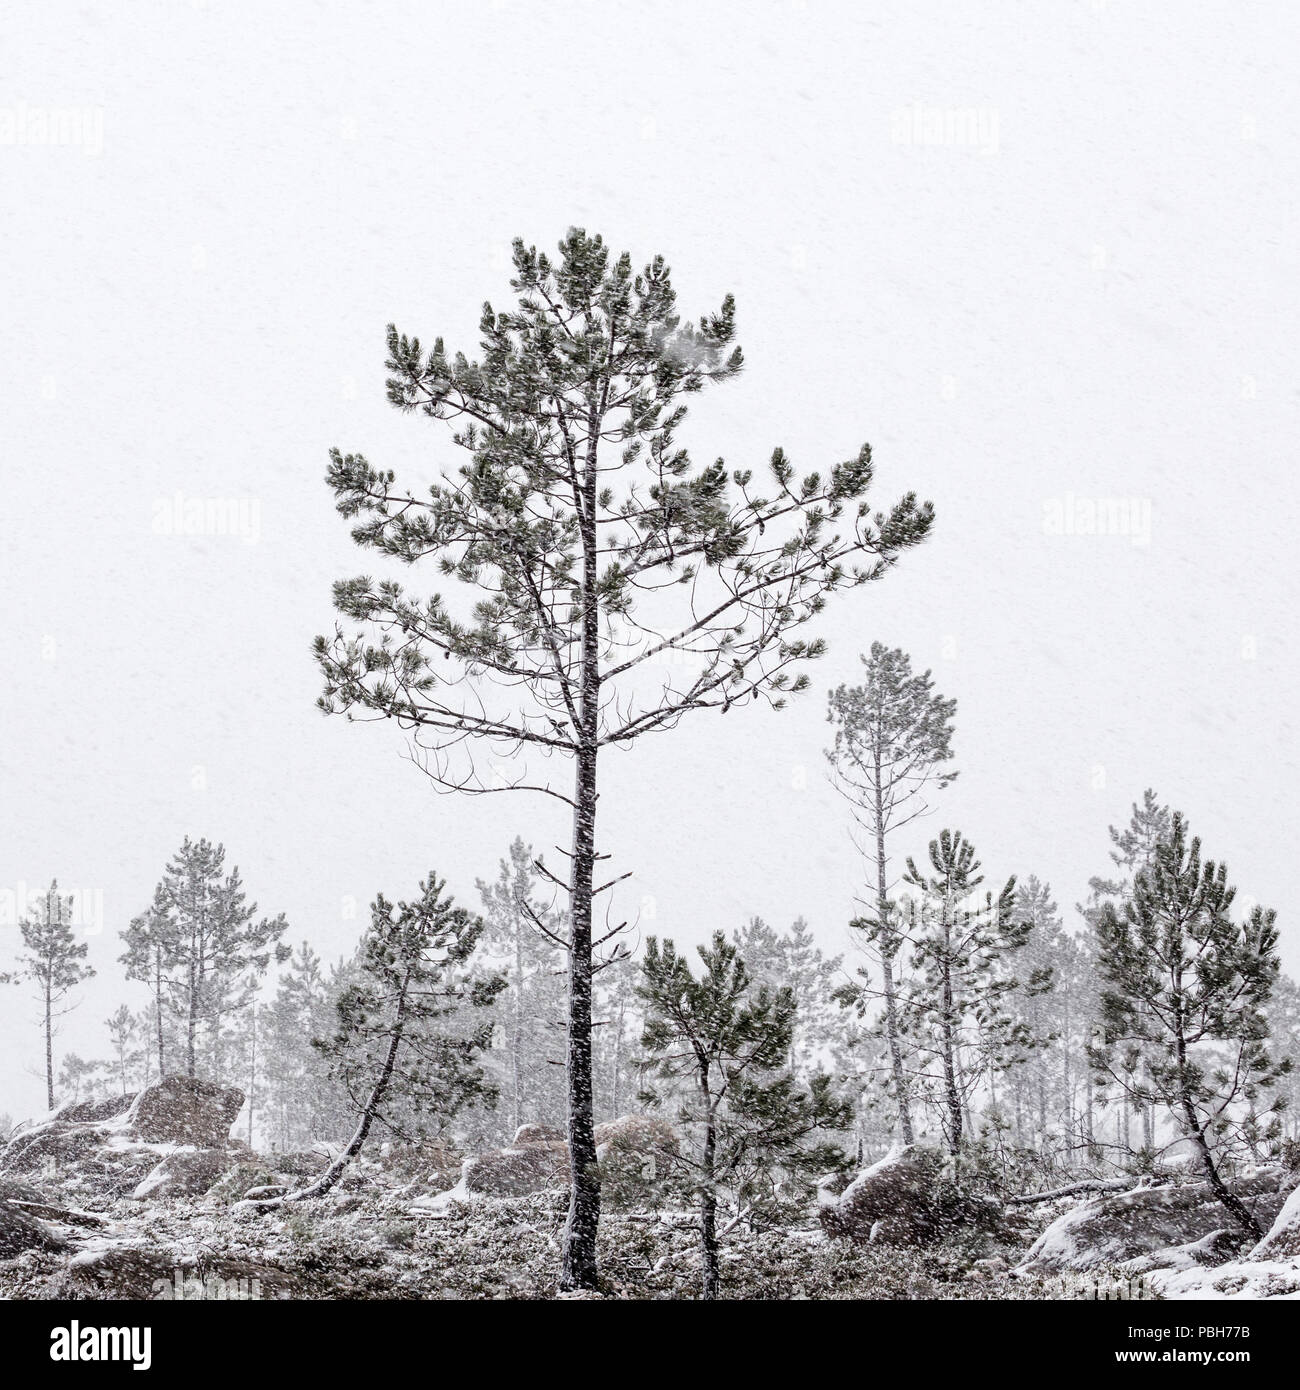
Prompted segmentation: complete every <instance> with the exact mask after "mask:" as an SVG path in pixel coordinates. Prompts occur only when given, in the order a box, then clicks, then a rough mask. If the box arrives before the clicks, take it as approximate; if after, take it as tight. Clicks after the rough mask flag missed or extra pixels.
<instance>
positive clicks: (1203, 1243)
mask: <svg viewBox="0 0 1300 1390" xmlns="http://www.w3.org/2000/svg"><path fill="white" fill-rule="evenodd" d="M1249 1240H1250V1237H1249V1236H1247V1235H1246V1234H1245V1232H1243V1231H1241V1230H1234V1229H1229V1228H1228V1227H1226V1226H1225V1227H1222V1228H1220V1229H1219V1230H1217V1231H1211V1232H1210V1233H1209V1235H1205V1236H1202V1237H1201V1238H1200V1240H1193V1241H1189V1242H1187V1243H1186V1244H1185V1245H1173V1246H1169V1247H1168V1248H1167V1249H1164V1250H1155V1251H1153V1252H1152V1253H1151V1254H1149V1255H1139V1256H1138V1257H1137V1258H1136V1259H1133V1260H1125V1261H1124V1273H1125V1274H1126V1275H1127V1276H1128V1277H1129V1278H1130V1279H1132V1278H1134V1277H1135V1276H1136V1275H1139V1274H1149V1273H1150V1272H1151V1271H1152V1270H1156V1269H1161V1270H1185V1269H1197V1268H1208V1269H1213V1268H1216V1267H1217V1266H1218V1265H1222V1264H1227V1263H1228V1261H1229V1260H1232V1259H1235V1258H1236V1257H1237V1256H1238V1255H1239V1254H1240V1253H1241V1250H1242V1247H1243V1246H1244V1245H1246V1244H1247V1243H1248V1242H1249Z"/></svg>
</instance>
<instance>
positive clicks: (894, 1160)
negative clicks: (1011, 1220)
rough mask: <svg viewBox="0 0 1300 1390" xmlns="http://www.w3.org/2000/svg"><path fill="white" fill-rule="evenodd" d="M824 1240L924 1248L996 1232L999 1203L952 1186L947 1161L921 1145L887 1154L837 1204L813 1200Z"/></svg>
mask: <svg viewBox="0 0 1300 1390" xmlns="http://www.w3.org/2000/svg"><path fill="white" fill-rule="evenodd" d="M819 1195H820V1200H821V1201H822V1203H823V1204H822V1206H821V1208H820V1211H819V1213H818V1214H819V1215H820V1217H821V1222H822V1227H823V1229H824V1230H825V1231H826V1233H827V1234H828V1235H831V1236H837V1237H841V1238H847V1239H849V1240H855V1241H868V1240H869V1241H871V1242H872V1243H873V1244H876V1245H925V1244H927V1243H929V1242H930V1241H933V1240H936V1239H938V1238H939V1237H940V1236H942V1235H946V1234H951V1233H953V1232H956V1231H959V1230H976V1231H986V1232H991V1231H997V1230H999V1229H1000V1228H1001V1226H1002V1224H1003V1207H1002V1203H1000V1202H996V1201H993V1200H992V1199H991V1198H987V1197H980V1196H977V1195H975V1194H974V1193H972V1192H967V1191H964V1190H963V1189H961V1188H960V1187H958V1186H957V1184H956V1183H955V1182H953V1181H952V1179H951V1177H950V1174H949V1164H948V1160H947V1158H946V1157H945V1156H944V1155H943V1154H942V1153H940V1152H939V1151H938V1150H937V1149H932V1148H930V1147H928V1146H927V1145H924V1144H909V1145H908V1146H907V1147H906V1148H904V1149H898V1150H895V1151H894V1152H893V1153H890V1154H887V1155H886V1156H885V1157H884V1158H882V1159H881V1160H880V1161H879V1163H873V1164H872V1165H871V1167H870V1168H866V1169H864V1170H863V1171H862V1172H861V1173H859V1174H858V1175H857V1177H855V1178H854V1179H853V1181H852V1182H851V1183H849V1185H848V1186H847V1187H846V1188H845V1189H844V1191H843V1192H842V1193H841V1194H840V1197H839V1200H838V1201H835V1200H833V1199H832V1198H831V1195H830V1193H829V1192H822V1193H820V1194H819Z"/></svg>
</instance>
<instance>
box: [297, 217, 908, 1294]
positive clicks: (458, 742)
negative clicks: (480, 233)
mask: <svg viewBox="0 0 1300 1390" xmlns="http://www.w3.org/2000/svg"><path fill="white" fill-rule="evenodd" d="M514 267H515V273H514V277H513V279H512V280H511V289H512V290H513V292H514V293H515V295H516V296H517V306H516V307H515V308H513V309H511V310H510V311H509V312H505V313H497V312H496V311H495V310H494V309H493V308H492V307H491V306H490V305H485V306H484V310H483V315H482V319H481V322H480V333H481V339H482V352H483V355H482V358H481V359H480V360H478V361H470V360H469V359H468V358H466V357H465V356H464V355H462V354H456V355H454V356H452V355H449V354H448V353H447V352H446V351H445V349H444V347H443V344H442V340H441V339H439V340H437V341H436V342H435V343H434V345H433V349H432V351H426V350H425V349H424V348H423V347H422V346H421V344H420V341H419V340H418V339H415V338H407V337H406V336H404V335H399V334H398V333H397V331H396V329H395V328H391V327H390V329H389V334H388V352H389V358H388V369H389V372H390V374H391V375H390V377H389V382H388V393H389V400H390V401H391V402H392V403H393V404H394V405H395V406H396V407H397V408H398V409H400V410H403V411H414V410H419V411H421V412H422V413H423V414H424V415H425V416H426V417H428V418H430V419H435V420H441V421H451V422H455V429H454V432H453V435H452V438H453V441H454V443H455V444H457V445H458V446H460V447H461V448H463V449H464V450H465V451H466V453H467V454H468V455H469V459H468V461H467V462H466V464H465V465H464V466H463V467H462V468H461V469H460V471H459V472H458V473H457V474H456V475H455V476H454V477H453V476H447V475H444V476H443V479H442V481H440V482H437V483H435V484H433V485H432V486H431V487H428V488H426V489H423V490H410V489H402V488H399V487H398V486H397V484H396V480H395V475H394V473H393V472H392V471H390V470H381V469H376V468H373V467H372V466H371V465H370V464H369V463H368V462H367V460H366V459H365V458H364V457H363V456H362V455H360V454H347V455H344V454H341V453H339V452H338V451H335V452H334V453H333V454H332V456H331V458H332V462H331V465H330V469H329V474H328V481H329V485H330V487H331V488H332V489H333V491H334V494H335V498H336V506H337V509H338V511H339V512H340V514H341V515H343V516H345V517H349V518H359V521H358V524H357V525H356V527H355V528H354V530H353V533H352V534H353V538H354V539H355V540H356V541H357V542H358V544H360V545H362V546H364V547H367V548H369V549H372V550H374V551H375V552H377V553H378V554H379V555H382V556H385V557H393V558H396V559H398V560H400V561H403V562H405V563H407V564H414V563H417V562H419V561H421V560H424V559H426V558H427V559H430V560H431V561H432V562H433V565H434V566H435V567H436V570H437V573H438V575H439V576H440V577H441V578H442V579H445V580H450V581H455V582H456V591H457V593H456V595H455V596H454V597H453V599H452V600H450V601H448V600H444V598H443V597H442V595H440V594H435V595H433V596H432V597H430V598H428V599H426V600H423V601H421V600H420V599H418V598H412V597H410V596H408V595H407V594H406V593H405V592H404V590H403V588H402V586H401V585H399V584H398V583H396V582H395V581H393V580H389V579H383V580H374V579H372V578H370V577H368V576H362V577H359V578H356V579H351V580H344V581H340V582H339V583H337V584H336V585H335V590H334V600H335V605H336V607H337V608H338V610H339V611H340V612H341V613H342V614H343V615H344V616H345V617H346V618H348V619H350V620H352V621H355V622H358V623H361V624H363V625H364V628H365V629H366V630H365V631H364V632H363V633H361V634H359V635H356V636H347V635H345V634H344V633H343V631H342V630H341V629H339V630H336V633H335V635H334V637H333V638H332V639H327V638H325V637H320V638H318V639H317V644H316V652H317V658H318V660H319V663H320V665H321V668H322V671H323V673H324V677H325V692H324V695H323V696H322V700H321V705H322V708H324V709H325V710H326V711H327V712H329V711H334V710H339V711H344V712H346V713H348V714H349V716H350V717H351V716H359V717H368V718H392V719H395V720H397V722H398V725H399V726H400V727H402V728H404V729H406V730H408V731H409V732H410V734H411V737H412V741H413V745H414V747H413V752H414V755H415V756H416V757H417V758H419V759H421V760H422V761H423V765H424V768H425V770H426V771H427V772H428V773H429V775H430V776H431V777H433V778H435V780H436V781H438V783H439V784H440V785H442V786H444V787H448V788H453V789H457V790H466V791H492V790H503V789H508V788H523V789H529V790H540V791H544V792H546V793H548V794H550V795H552V796H554V797H557V798H558V799H559V800H560V801H561V802H563V803H564V804H565V805H567V806H568V807H569V810H570V813H571V815H572V825H573V838H572V849H571V851H570V852H569V867H568V874H567V878H561V877H560V876H557V878H556V881H557V883H559V884H560V885H561V886H562V887H563V889H564V890H565V892H566V893H567V896H568V920H567V931H566V936H565V947H566V949H567V952H568V1036H567V1056H566V1074H567V1080H568V1086H569V1096H568V1139H569V1148H570V1154H571V1165H572V1190H571V1194H570V1208H569V1218H568V1221H567V1223H566V1227H565V1237H564V1246H563V1255H562V1266H561V1276H560V1278H561V1284H562V1286H563V1287H565V1288H594V1287H595V1283H596V1272H597V1271H596V1228H597V1223H598V1220H599V1215H600V1181H599V1174H598V1171H597V1167H596V1152H595V1140H594V1136H593V1126H594V1119H593V1093H592V1035H591V1030H592V991H593V969H594V967H595V966H596V964H597V957H596V956H595V954H594V952H595V949H596V947H597V946H598V945H599V944H600V943H599V941H598V940H597V939H596V933H595V932H594V928H593V906H592V905H593V900H594V899H595V898H596V896H597V895H598V894H599V893H600V892H602V891H604V890H605V889H606V888H609V887H612V885H613V882H615V881H617V880H610V881H609V882H607V883H605V884H601V885H599V886H597V884H596V881H595V868H596V864H597V861H598V858H599V857H600V856H598V855H597V851H596V806H597V767H598V761H599V754H600V752H601V750H602V749H604V748H608V747H610V746H615V747H626V746H628V745H630V744H631V743H632V742H634V741H635V740H636V739H638V738H640V737H642V736H643V735H645V734H648V733H652V732H655V731H658V730H664V729H670V728H672V727H674V726H675V725H676V724H677V723H678V722H679V720H680V719H681V718H682V717H683V716H684V715H685V714H686V713H687V712H688V711H692V710H698V709H716V710H719V711H721V712H723V713H725V712H726V711H728V710H730V709H731V708H732V707H733V706H734V705H737V704H744V703H752V702H754V701H756V700H759V699H765V700H767V701H768V702H769V703H771V704H772V705H774V706H778V707H779V706H780V705H781V704H783V703H784V701H785V699H786V697H787V696H789V695H790V694H792V693H796V692H798V691H800V690H803V689H804V688H806V685H807V676H806V674H803V673H798V674H796V670H797V668H798V666H799V665H800V663H802V662H804V661H805V660H808V659H810V658H814V657H817V656H820V655H821V653H822V651H823V642H822V641H821V640H820V639H809V638H805V637H801V636H800V635H799V632H800V629H802V628H803V627H804V625H805V624H807V623H808V622H809V621H811V620H812V619H814V618H815V617H816V616H817V615H818V614H819V613H820V612H821V610H822V609H823V607H824V606H825V603H826V601H827V597H828V596H829V594H830V593H832V592H833V591H835V590H837V589H840V588H843V587H848V586H853V585H857V584H862V583H866V582H868V581H871V580H875V579H878V578H880V577H882V576H883V575H884V574H885V573H886V572H887V571H888V570H889V569H890V568H891V567H892V566H893V564H894V563H895V562H896V560H897V559H898V557H899V555H900V554H901V553H902V552H903V551H904V550H906V549H908V548H909V547H911V546H913V545H916V544H918V543H919V542H920V541H922V540H923V539H924V538H925V536H926V535H927V533H928V532H929V529H930V526H931V522H932V519H933V513H932V509H931V507H930V506H929V504H928V503H927V504H920V503H918V502H917V500H916V498H915V496H914V495H913V494H908V495H907V496H905V497H904V498H903V499H902V500H901V501H900V502H899V503H897V504H896V505H895V506H894V507H893V508H892V509H891V510H890V511H889V512H888V513H879V512H878V513H875V514H874V515H873V514H872V513H871V510H870V507H869V505H868V503H867V501H866V497H867V492H868V489H869V487H870V485H871V481H872V474H873V465H872V460H871V451H870V449H869V448H868V447H867V446H866V445H864V446H863V447H862V448H861V449H860V450H859V452H858V453H857V455H856V456H855V457H854V458H852V459H849V460H848V461H846V462H842V463H836V464H834V465H832V466H831V467H830V468H828V469H827V470H826V471H825V472H812V473H809V474H807V475H806V476H805V477H803V478H802V479H800V478H798V477H797V476H796V474H795V470H794V467H793V466H792V464H791V463H790V462H789V460H788V459H787V458H786V456H785V454H784V453H783V452H782V451H781V450H780V449H777V450H776V451H775V452H774V453H773V454H772V457H771V462H770V478H769V479H768V480H767V481H766V482H763V483H760V482H757V481H756V479H755V476H754V473H753V472H752V470H750V469H748V468H742V469H735V470H729V469H728V468H727V466H726V464H725V463H724V462H723V461H722V460H721V459H719V460H717V461H716V462H714V463H712V464H710V465H708V466H706V467H704V468H701V469H698V470H695V469H693V466H692V462H691V459H690V456H689V454H688V452H687V451H686V450H685V449H684V448H682V447H680V446H679V445H678V443H677V440H676V433H677V430H678V428H679V427H680V426H681V424H682V422H683V420H684V419H685V415H686V406H685V400H686V398H687V397H689V396H690V395H692V394H694V393H695V392H698V391H700V390H701V389H702V388H703V387H704V386H706V385H708V384H710V383H714V382H722V381H725V380H727V379H729V378H731V377H733V376H735V375H736V374H737V373H738V372H739V371H740V369H741V364H742V357H741V353H740V350H739V348H738V347H734V346H733V343H732V340H733V337H734V334H735V306H734V303H733V301H732V299H731V298H730V296H728V297H727V298H726V299H725V300H724V301H723V303H722V306H721V309H720V311H719V312H718V313H716V314H712V315H708V316H706V317H704V318H702V319H700V320H699V322H698V324H692V323H690V322H688V321H685V320H683V319H682V318H681V316H680V315H679V314H678V312H677V309H676V296H675V293H674V291H673V288H672V284H671V280H670V276H669V271H668V267H667V266H666V265H665V264H664V262H663V260H662V258H656V259H655V260H654V261H653V262H651V264H650V265H649V266H648V267H647V268H646V270H645V271H644V273H643V274H641V275H636V274H634V272H633V270H632V262H631V259H630V257H628V256H627V255H623V256H621V257H619V258H618V259H617V260H616V261H613V262H611V258H610V255H609V252H608V249H607V248H606V246H605V245H604V243H603V241H602V240H601V238H600V237H598V236H589V235H588V234H587V233H586V232H584V231H582V230H581V229H572V230H570V232H569V233H568V234H567V235H566V236H565V238H564V239H563V241H562V242H561V245H560V255H559V258H558V260H556V261H552V259H551V258H550V257H548V256H546V255H544V254H539V253H538V252H537V250H536V248H530V247H526V246H525V245H524V243H523V242H522V241H516V242H515V245H514ZM674 592H676V594H678V595H680V598H679V599H678V600H677V601H676V603H674V601H673V594H674ZM459 599H464V602H463V603H460V602H458V600H459ZM643 600H644V604H645V606H646V611H644V612H639V611H638V610H639V607H640V606H641V602H642V601H643ZM674 614H676V615H677V616H676V617H674ZM652 624H654V625H655V626H654V627H652ZM669 658H671V660H670V659H669ZM651 663H653V665H652V664H651ZM461 687H464V688H463V689H462V688H461ZM475 745H478V746H480V747H482V746H487V747H490V748H492V749H493V750H495V751H494V755H493V756H494V762H493V764H492V772H494V773H495V774H496V775H495V777H494V776H493V775H492V774H491V773H490V772H489V771H488V770H486V769H483V768H479V769H477V770H476V769H475V768H474V767H473V765H472V764H470V765H465V764H463V763H461V762H459V761H458V759H459V758H460V756H461V754H463V753H464V752H466V751H467V750H468V749H470V748H472V747H473V746H475ZM523 754H530V755H533V756H536V757H546V756H551V755H559V756H561V757H562V758H564V759H566V760H569V761H570V762H571V763H572V767H573V781H572V783H571V789H569V790H561V789H560V787H559V786H557V785H555V784H553V782H552V781H551V780H549V779H547V778H545V777H542V778H541V779H540V780H537V774H536V772H535V771H531V770H530V769H529V768H528V767H527V766H526V765H525V764H524V763H523V762H522V761H518V758H516V761H514V762H511V763H506V762H503V761H501V759H502V758H503V757H506V756H511V755H518V756H522V755H523Z"/></svg>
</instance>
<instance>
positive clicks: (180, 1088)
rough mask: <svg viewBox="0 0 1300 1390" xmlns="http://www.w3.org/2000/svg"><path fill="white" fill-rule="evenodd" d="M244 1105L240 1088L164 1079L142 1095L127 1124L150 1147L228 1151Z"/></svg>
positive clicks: (192, 1079)
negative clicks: (190, 1146)
mask: <svg viewBox="0 0 1300 1390" xmlns="http://www.w3.org/2000/svg"><path fill="white" fill-rule="evenodd" d="M243 1104H244V1093H243V1091H241V1090H239V1089H238V1087H235V1086H220V1085H218V1084H217V1083H216V1082H215V1081H203V1080H200V1079H198V1078H197V1077H193V1076H164V1077H163V1079H162V1080H161V1081H160V1082H158V1084H157V1085H156V1086H150V1087H149V1088H148V1089H147V1090H144V1091H141V1092H140V1094H139V1095H138V1096H137V1097H136V1098H135V1100H134V1101H133V1102H132V1104H131V1108H130V1109H129V1110H128V1111H127V1112H126V1115H125V1117H124V1123H125V1124H126V1125H127V1126H128V1127H129V1128H130V1129H132V1130H133V1131H134V1132H135V1134H136V1135H137V1136H138V1137H139V1138H140V1139H143V1140H144V1141H145V1143H147V1144H159V1143H162V1144H186V1145H193V1146H194V1147H195V1148H199V1149H214V1148H225V1147H226V1144H227V1143H228V1141H229V1139H230V1126H231V1125H232V1124H234V1122H235V1116H236V1115H238V1114H239V1112H240V1110H241V1109H242V1108H243Z"/></svg>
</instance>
